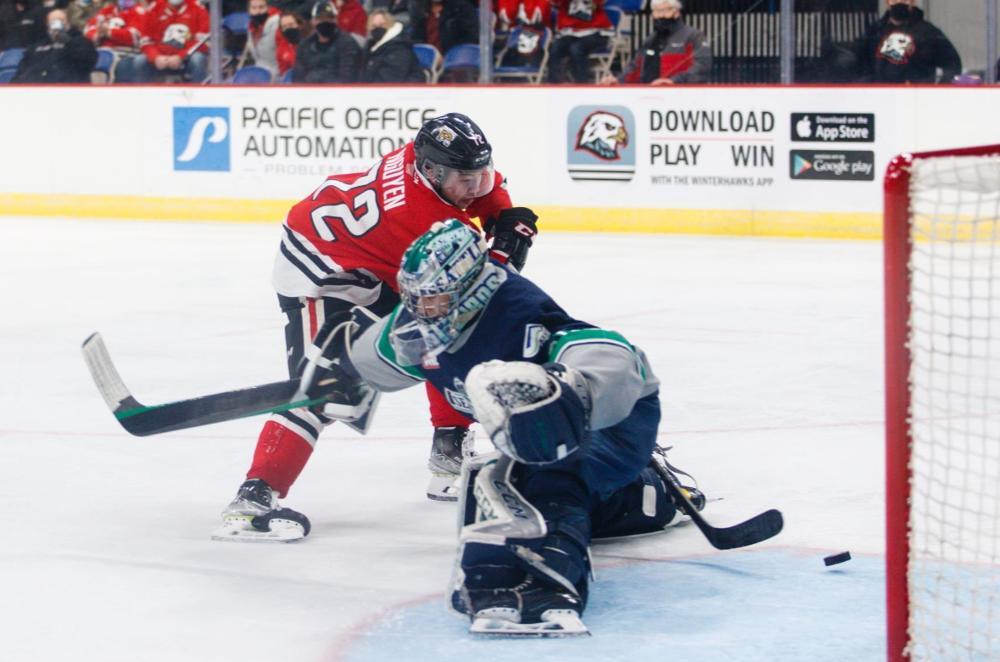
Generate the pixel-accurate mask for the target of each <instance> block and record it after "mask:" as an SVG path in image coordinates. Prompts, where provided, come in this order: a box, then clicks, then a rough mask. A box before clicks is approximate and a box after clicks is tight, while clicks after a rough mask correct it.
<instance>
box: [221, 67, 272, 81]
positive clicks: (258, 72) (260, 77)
mask: <svg viewBox="0 0 1000 662" xmlns="http://www.w3.org/2000/svg"><path fill="white" fill-rule="evenodd" d="M229 82H230V83H232V84H233V85H270V84H271V70H270V69H265V68H264V67H258V66H256V65H250V66H248V67H243V68H242V69H237V70H236V73H235V74H233V79H232V80H231V81H229Z"/></svg>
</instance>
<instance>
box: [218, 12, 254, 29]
mask: <svg viewBox="0 0 1000 662" xmlns="http://www.w3.org/2000/svg"><path fill="white" fill-rule="evenodd" d="M222 27H223V28H225V29H226V30H229V31H230V32H231V33H233V34H246V33H247V32H249V31H250V12H245V11H237V12H233V13H232V14H229V15H228V16H224V17H223V18H222Z"/></svg>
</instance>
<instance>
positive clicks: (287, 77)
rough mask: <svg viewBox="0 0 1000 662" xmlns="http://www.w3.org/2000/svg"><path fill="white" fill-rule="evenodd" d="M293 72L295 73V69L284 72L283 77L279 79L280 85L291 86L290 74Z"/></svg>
mask: <svg viewBox="0 0 1000 662" xmlns="http://www.w3.org/2000/svg"><path fill="white" fill-rule="evenodd" d="M293 71H295V69H289V70H288V71H286V72H285V75H284V76H282V77H281V84H282V85H291V84H292V72H293Z"/></svg>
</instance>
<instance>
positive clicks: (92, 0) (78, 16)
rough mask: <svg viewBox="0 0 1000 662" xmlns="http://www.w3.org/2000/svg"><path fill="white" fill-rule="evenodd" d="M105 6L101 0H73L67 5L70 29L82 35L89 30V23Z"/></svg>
mask: <svg viewBox="0 0 1000 662" xmlns="http://www.w3.org/2000/svg"><path fill="white" fill-rule="evenodd" d="M105 4H114V3H113V2H112V3H105V2H101V0H72V2H70V3H69V4H68V5H66V16H68V17H69V27H71V28H74V29H76V30H79V31H80V32H81V33H82V32H83V31H84V30H86V29H87V23H88V22H90V19H92V18H94V16H95V15H96V14H97V12H99V11H100V10H101V7H103V6H104V5H105Z"/></svg>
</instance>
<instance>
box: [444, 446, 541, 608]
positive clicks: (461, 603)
mask: <svg viewBox="0 0 1000 662" xmlns="http://www.w3.org/2000/svg"><path fill="white" fill-rule="evenodd" d="M514 464H515V462H514V460H512V459H511V458H509V457H507V456H506V455H504V454H503V453H500V452H499V451H494V452H492V453H487V454H485V455H476V456H473V457H470V458H469V459H468V460H466V461H465V462H463V463H462V478H461V483H460V487H459V492H458V550H457V552H456V554H455V564H454V566H453V568H452V575H451V580H450V581H449V584H448V587H449V590H448V593H447V600H446V606H447V608H448V611H450V612H451V613H452V614H454V615H456V616H459V617H461V618H468V617H470V616H471V614H470V613H469V612H468V609H467V606H466V605H465V599H464V598H463V597H462V589H463V588H464V586H465V572H464V570H463V569H462V568H463V561H466V560H467V552H470V553H472V552H473V550H472V549H471V547H473V546H482V545H489V546H495V547H496V548H497V555H498V556H501V555H503V554H505V553H506V550H507V544H508V541H509V539H511V538H515V539H519V540H526V539H533V538H542V537H544V536H545V535H546V533H548V529H547V527H546V526H545V518H544V517H542V514H541V513H540V512H538V509H536V508H535V507H534V506H533V505H531V504H530V503H529V502H528V501H526V500H525V499H524V497H523V496H521V493H520V492H518V491H517V489H516V488H515V487H514V486H513V485H512V484H511V482H510V473H511V470H512V469H513V468H514ZM480 549H481V548H480Z"/></svg>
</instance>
